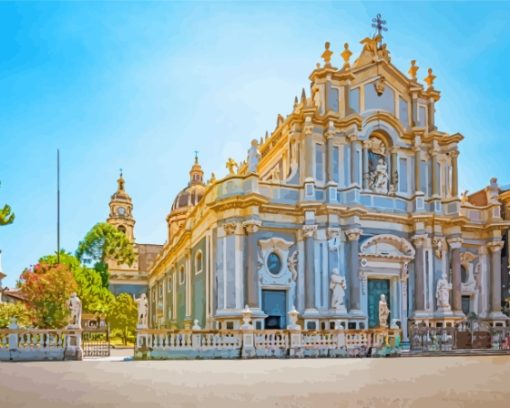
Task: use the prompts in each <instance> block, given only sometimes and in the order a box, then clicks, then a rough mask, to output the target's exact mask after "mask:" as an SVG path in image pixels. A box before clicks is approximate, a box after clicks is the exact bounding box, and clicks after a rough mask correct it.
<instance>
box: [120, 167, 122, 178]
mask: <svg viewBox="0 0 510 408" xmlns="http://www.w3.org/2000/svg"><path fill="white" fill-rule="evenodd" d="M120 177H122V168H121V169H120Z"/></svg>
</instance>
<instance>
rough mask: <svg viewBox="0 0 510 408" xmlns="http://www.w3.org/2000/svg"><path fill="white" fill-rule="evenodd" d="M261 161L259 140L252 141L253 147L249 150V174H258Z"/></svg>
mask: <svg viewBox="0 0 510 408" xmlns="http://www.w3.org/2000/svg"><path fill="white" fill-rule="evenodd" d="M259 161H260V152H259V144H258V142H257V139H253V140H252V141H251V147H250V149H249V150H248V173H256V172H257V165H258V164H259Z"/></svg>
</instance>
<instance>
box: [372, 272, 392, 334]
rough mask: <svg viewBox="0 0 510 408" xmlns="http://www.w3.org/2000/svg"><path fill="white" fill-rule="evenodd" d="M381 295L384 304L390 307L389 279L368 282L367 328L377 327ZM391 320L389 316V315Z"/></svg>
mask: <svg viewBox="0 0 510 408" xmlns="http://www.w3.org/2000/svg"><path fill="white" fill-rule="evenodd" d="M381 295H384V296H386V303H387V304H388V308H389V309H391V307H390V301H391V299H390V281H389V279H369V280H368V327H369V328H370V329H372V328H375V327H379V300H380V298H381ZM390 319H391V315H390Z"/></svg>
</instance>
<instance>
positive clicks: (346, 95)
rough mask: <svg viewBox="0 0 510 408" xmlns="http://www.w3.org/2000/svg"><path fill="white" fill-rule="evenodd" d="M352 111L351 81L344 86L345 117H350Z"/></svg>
mask: <svg viewBox="0 0 510 408" xmlns="http://www.w3.org/2000/svg"><path fill="white" fill-rule="evenodd" d="M351 113H352V109H351V81H345V85H344V116H349V115H350V114H351Z"/></svg>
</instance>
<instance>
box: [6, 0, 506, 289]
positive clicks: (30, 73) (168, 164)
mask: <svg viewBox="0 0 510 408" xmlns="http://www.w3.org/2000/svg"><path fill="white" fill-rule="evenodd" d="M377 13H382V14H383V17H384V18H385V19H386V20H387V22H388V27H389V31H388V32H387V33H386V35H385V41H386V42H387V43H388V48H389V50H390V51H391V55H392V62H393V63H394V64H395V65H396V66H397V67H399V68H400V69H401V70H402V71H404V72H407V70H408V67H409V61H410V60H411V59H416V60H417V63H418V65H419V66H420V67H421V69H420V71H419V77H420V78H423V77H425V75H426V69H427V68H428V67H432V68H433V70H434V73H435V74H436V75H437V80H436V88H437V89H439V90H440V91H441V92H442V99H441V101H440V102H439V103H438V104H437V124H438V126H439V128H440V129H441V130H444V131H447V132H452V133H453V132H457V131H458V132H461V133H462V134H464V136H465V140H464V141H463V142H462V144H461V147H460V150H461V155H460V159H459V160H460V161H459V163H460V188H461V190H463V189H468V190H470V191H474V190H477V189H479V188H483V187H484V186H485V185H486V184H487V183H488V180H489V178H490V177H492V176H497V177H498V178H499V180H500V182H501V183H508V182H510V171H509V169H510V160H508V152H509V146H510V143H509V141H508V138H509V137H510V133H509V131H508V129H510V114H509V108H510V104H509V103H508V98H509V95H510V82H509V81H508V79H507V78H506V76H507V72H508V66H509V63H510V36H509V35H508V30H505V28H506V27H507V22H508V21H509V20H510V4H507V3H504V2H501V3H489V2H483V3H481V2H480V3H476V2H469V3H459V2H455V3H440V2H430V3H426V2H420V3H416V2H413V3H411V2H405V3H404V2H398V3H375V2H369V3H362V2H355V3H343V2H342V3H339V2H314V3H304V2H299V3H290V2H281V3H269V2H258V3H255V2H236V3H228V2H220V3H213V2H196V3H191V2H187V3H184V2H183V3H162V2H156V3H148V2H143V3H136V2H128V3H123V2H109V3H97V2H83V3H81V2H68V3H43V2H37V3H5V2H2V3H0V181H1V183H2V185H1V187H0V205H2V206H3V204H4V203H9V204H10V205H11V206H12V207H13V209H14V211H15V212H16V221H15V223H14V224H13V225H10V226H8V227H2V228H0V249H2V250H3V266H4V272H6V273H7V274H8V278H7V279H6V280H5V281H4V284H6V285H9V286H13V285H14V283H15V280H16V279H17V277H18V276H19V274H20V272H21V271H22V269H23V268H24V267H25V266H29V265H31V264H33V263H35V262H36V261H37V259H38V258H39V257H40V256H41V255H45V254H48V253H51V252H53V251H54V250H55V244H56V232H55V225H56V209H55V196H56V193H55V185H56V182H55V157H56V149H57V148H60V150H61V156H62V160H61V163H62V181H61V182H62V246H63V247H64V248H65V249H68V250H72V251H74V250H75V248H76V246H77V243H78V241H79V240H80V239H81V238H82V237H83V236H84V235H85V233H86V232H87V231H88V230H89V229H90V227H91V226H92V225H94V224H95V223H96V222H98V221H101V220H104V219H106V217H107V215H108V201H109V198H110V195H111V194H112V193H113V192H114V191H115V188H116V182H115V180H116V179H117V177H118V172H119V170H118V169H119V168H121V167H122V168H123V169H124V174H125V178H126V189H127V191H128V192H129V193H130V194H131V196H132V198H133V201H134V206H135V207H134V213H135V216H136V220H137V224H136V230H135V235H136V238H137V240H138V242H144V243H151V242H154V243H162V242H164V240H165V239H166V225H165V217H166V215H167V214H168V211H169V209H170V206H171V203H172V201H173V198H174V196H175V195H176V193H177V192H178V191H179V190H180V189H181V188H182V187H183V186H184V185H185V184H186V183H187V179H188V171H189V168H190V166H191V164H192V160H193V151H194V150H198V151H199V157H200V162H201V163H202V165H203V167H204V170H205V172H206V175H207V176H209V174H210V172H211V171H214V172H215V173H216V174H217V175H218V176H221V175H224V174H225V172H226V170H225V168H224V167H225V165H224V163H225V160H226V158H227V157H229V156H233V157H235V158H236V159H238V160H240V159H243V158H244V156H245V154H246V150H247V149H248V147H249V141H250V140H251V139H252V138H254V137H257V138H259V137H261V136H262V135H263V134H264V133H265V131H266V129H269V130H272V129H274V127H275V124H276V116H277V114H278V113H282V114H284V115H286V114H288V113H289V112H290V110H291V108H292V102H293V99H294V96H295V95H298V94H299V93H300V90H301V88H302V87H306V88H307V89H308V75H309V74H310V72H311V71H312V69H313V68H314V66H315V63H316V62H318V61H319V60H320V58H319V57H320V55H321V53H322V51H323V46H324V42H325V41H330V42H331V48H332V50H333V51H337V50H339V49H340V48H341V47H342V45H343V43H344V42H349V44H350V45H351V49H352V50H353V52H354V54H355V55H357V53H359V51H360V49H361V46H360V44H359V41H360V40H361V39H362V38H364V37H365V36H367V35H369V34H371V33H372V28H371V26H370V25H371V18H372V17H374V16H375V15H376V14H377ZM333 58H334V60H335V61H336V62H337V65H340V62H339V56H338V54H335V55H334V57H333Z"/></svg>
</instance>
